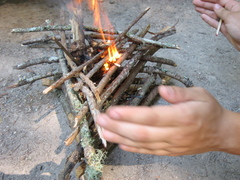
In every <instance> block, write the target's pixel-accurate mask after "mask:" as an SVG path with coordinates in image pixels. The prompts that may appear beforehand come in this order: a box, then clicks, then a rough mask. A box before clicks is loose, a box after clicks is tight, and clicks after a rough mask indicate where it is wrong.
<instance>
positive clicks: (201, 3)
mask: <svg viewBox="0 0 240 180" xmlns="http://www.w3.org/2000/svg"><path fill="white" fill-rule="evenodd" d="M193 4H194V5H195V6H196V11H197V12H199V13H201V14H202V15H201V17H202V19H203V20H204V21H205V22H206V23H208V24H209V25H210V26H212V27H214V28H217V26H218V21H217V19H219V18H221V19H222V20H223V24H222V26H221V32H222V33H223V34H224V35H225V36H226V38H227V39H228V40H229V41H230V43H231V44H232V45H233V46H234V47H235V48H236V49H237V50H239V51H240V21H239V19H240V2H237V1H234V0H193ZM223 7H224V8H223Z"/></svg>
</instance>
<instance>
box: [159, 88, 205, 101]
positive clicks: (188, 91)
mask: <svg viewBox="0 0 240 180" xmlns="http://www.w3.org/2000/svg"><path fill="white" fill-rule="evenodd" d="M159 93H160V95H161V97H162V98H163V99H165V100H166V101H168V102H170V103H172V104H175V103H181V102H186V101H206V100H207V99H208V97H209V93H208V92H207V91H206V90H205V89H203V88H199V87H192V88H181V87H176V86H159Z"/></svg>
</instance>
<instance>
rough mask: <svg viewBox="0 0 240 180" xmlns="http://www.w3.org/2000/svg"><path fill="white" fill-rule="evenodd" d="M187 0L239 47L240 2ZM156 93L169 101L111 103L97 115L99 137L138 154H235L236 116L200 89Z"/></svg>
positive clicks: (238, 145)
mask: <svg viewBox="0 0 240 180" xmlns="http://www.w3.org/2000/svg"><path fill="white" fill-rule="evenodd" d="M193 3H194V4H195V6H196V10H197V11H198V12H200V13H201V14H202V15H201V16H202V18H203V20H204V21H206V22H207V23H208V24H209V25H210V26H212V27H214V28H216V27H217V24H218V22H217V20H216V19H217V17H220V18H222V19H223V26H222V28H221V31H222V33H223V34H224V35H225V36H226V37H227V38H228V39H229V41H230V42H231V43H233V45H234V47H236V49H238V48H239V47H240V46H239V45H240V41H239V38H240V34H239V30H240V27H239V26H240V21H239V19H240V18H239V12H240V8H239V7H240V4H238V3H237V2H236V1H232V0H208V1H207V0H204V1H203V0H194V1H193ZM215 3H219V4H218V5H216V4H215ZM221 6H222V7H225V8H226V9H225V8H222V7H221ZM238 8H239V9H238ZM238 10H239V11H238ZM236 19H238V21H236ZM232 23H234V24H232ZM236 28H237V29H238V31H237V32H236ZM159 93H160V95H161V97H162V98H164V99H165V100H166V101H167V102H169V103H171V105H167V106H161V105H157V106H152V107H132V106H131V107H129V106H114V107H110V108H108V109H107V111H106V113H102V114H100V115H98V118H97V123H98V125H100V126H101V127H102V128H103V136H104V138H105V139H106V140H107V141H110V142H113V143H117V144H119V146H120V148H122V149H123V150H125V151H130V152H136V153H144V154H154V155H167V156H180V155H190V154H199V153H204V152H209V151H223V152H227V153H232V154H240V136H239V133H240V114H238V113H235V112H232V111H229V110H227V109H225V108H223V107H222V106H221V105H220V104H219V103H218V101H217V100H216V99H215V98H214V97H213V96H212V95H211V94H210V93H209V92H207V91H206V90H205V89H203V88H200V87H192V88H180V87H174V86H160V87H159Z"/></svg>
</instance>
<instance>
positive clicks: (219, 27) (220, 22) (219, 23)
mask: <svg viewBox="0 0 240 180" xmlns="http://www.w3.org/2000/svg"><path fill="white" fill-rule="evenodd" d="M221 26H222V19H220V21H219V22H218V27H217V31H216V36H218V34H219V31H220V29H221Z"/></svg>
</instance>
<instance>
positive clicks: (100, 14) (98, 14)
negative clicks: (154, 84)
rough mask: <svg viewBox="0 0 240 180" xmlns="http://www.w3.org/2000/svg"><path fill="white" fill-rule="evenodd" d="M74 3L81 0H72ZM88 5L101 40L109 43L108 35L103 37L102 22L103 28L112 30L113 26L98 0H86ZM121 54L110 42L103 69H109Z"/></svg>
mask: <svg viewBox="0 0 240 180" xmlns="http://www.w3.org/2000/svg"><path fill="white" fill-rule="evenodd" d="M74 2H75V3H76V2H77V3H79V4H80V3H81V2H82V0H74ZM88 6H89V9H90V10H91V11H93V16H94V17H93V18H94V26H96V27H98V28H99V30H100V34H101V36H102V39H103V41H104V42H105V43H106V44H109V42H110V36H109V37H105V35H104V33H103V24H102V22H104V25H105V26H104V29H107V30H109V31H110V30H113V29H114V28H113V27H112V25H111V23H110V20H109V19H108V16H107V14H106V13H105V12H104V11H103V10H102V9H101V7H100V4H99V0H88ZM101 18H104V21H102V19H101ZM120 56H121V54H119V53H118V51H117V47H116V45H115V44H112V45H110V46H109V48H108V57H109V58H108V61H107V62H106V63H105V64H104V68H105V71H108V70H109V69H110V64H112V63H115V62H116V61H117V59H118V58H120Z"/></svg>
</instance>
